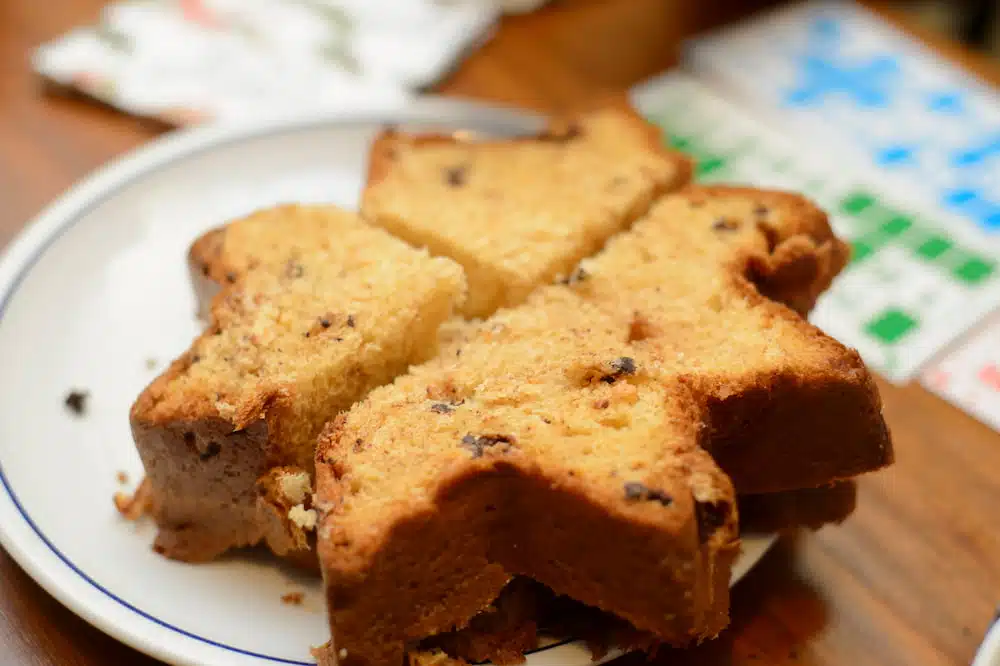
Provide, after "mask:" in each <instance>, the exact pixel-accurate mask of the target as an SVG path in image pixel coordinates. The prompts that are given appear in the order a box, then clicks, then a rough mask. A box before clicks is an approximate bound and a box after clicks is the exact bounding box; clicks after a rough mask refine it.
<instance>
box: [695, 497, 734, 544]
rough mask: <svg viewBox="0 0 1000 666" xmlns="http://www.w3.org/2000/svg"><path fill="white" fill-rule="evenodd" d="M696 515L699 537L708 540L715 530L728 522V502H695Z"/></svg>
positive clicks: (701, 539) (704, 540)
mask: <svg viewBox="0 0 1000 666" xmlns="http://www.w3.org/2000/svg"><path fill="white" fill-rule="evenodd" d="M694 510H695V516H696V517H697V519H698V539H699V540H700V541H701V543H705V542H706V541H708V540H709V539H710V538H711V536H712V535H713V534H715V530H717V529H719V528H720V527H722V526H723V525H725V524H726V518H727V517H728V516H729V503H728V502H695V503H694Z"/></svg>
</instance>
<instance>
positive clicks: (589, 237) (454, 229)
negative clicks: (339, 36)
mask: <svg viewBox="0 0 1000 666" xmlns="http://www.w3.org/2000/svg"><path fill="white" fill-rule="evenodd" d="M690 173H691V168H690V164H689V162H688V160H687V159H686V158H685V157H683V156H681V155H680V154H679V153H673V152H670V151H668V150H666V149H664V148H663V144H662V141H661V139H660V135H659V131H658V130H657V129H656V128H655V127H654V126H652V125H649V124H648V123H646V121H645V120H643V119H642V118H641V117H640V116H639V115H638V114H636V113H635V111H633V110H632V109H631V108H630V107H629V106H628V105H627V103H626V102H624V101H622V102H620V103H616V104H609V105H606V106H603V107H601V108H599V109H596V110H593V111H590V112H588V113H582V114H579V115H577V116H576V117H573V118H567V119H560V120H557V121H555V122H553V123H552V125H551V127H550V128H549V130H548V131H547V132H546V133H544V134H542V135H540V136H536V137H526V138H522V139H515V140H509V139H507V140H465V139H460V138H455V137H450V136H440V135H430V136H428V135H408V134H403V133H399V132H396V131H385V132H383V133H382V134H381V135H380V136H379V137H378V138H377V139H376V141H375V143H374V145H373V147H372V151H371V155H370V163H369V175H368V185H367V186H366V188H365V190H364V193H363V195H362V203H361V211H362V214H363V215H365V216H366V217H367V218H369V219H370V220H371V221H372V222H373V223H375V224H377V225H379V226H382V227H384V228H386V229H387V230H389V231H390V232H391V233H393V234H394V235H396V236H398V237H400V238H402V239H404V240H406V241H408V242H409V243H411V244H413V245H415V246H417V247H427V248H428V249H430V251H431V253H433V254H435V255H441V256H447V257H451V258H452V259H454V260H455V261H457V262H458V263H460V264H461V265H462V267H463V268H464V269H465V272H466V275H467V276H468V279H469V298H468V299H467V300H466V302H465V305H464V307H463V310H462V313H463V314H464V315H466V316H468V317H485V316H488V315H489V314H490V313H492V312H493V311H494V310H496V309H497V308H498V307H501V306H511V305H516V304H518V303H521V302H522V301H524V299H525V298H526V297H527V295H528V294H529V293H530V292H531V291H532V290H533V289H535V288H536V287H537V286H539V285H542V284H546V283H549V282H552V281H553V280H555V279H557V278H560V277H561V278H563V279H570V278H571V276H570V273H571V271H572V269H573V267H574V266H575V265H576V263H577V262H578V261H580V260H581V259H583V258H584V257H587V256H589V255H591V254H593V253H594V252H595V251H597V250H598V249H599V248H600V247H601V246H602V245H603V244H604V242H605V241H606V240H607V239H608V238H609V237H610V236H611V235H613V234H614V233H616V232H618V231H621V230H622V229H624V228H627V227H628V225H629V224H631V223H632V221H633V220H635V219H636V218H638V217H639V216H641V215H642V214H643V213H645V211H646V210H647V209H648V208H649V206H650V204H651V203H652V202H653V201H654V200H655V199H656V198H657V197H658V196H659V195H661V194H662V193H664V192H668V191H670V190H673V189H676V188H677V187H679V186H680V185H682V184H684V183H685V182H687V181H688V179H689V178H690Z"/></svg>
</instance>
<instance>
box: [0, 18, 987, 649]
mask: <svg viewBox="0 0 1000 666" xmlns="http://www.w3.org/2000/svg"><path fill="white" fill-rule="evenodd" d="M694 4H699V3H689V2H687V1H686V0H685V1H684V2H681V1H680V0H678V1H677V2H667V1H666V0H629V1H628V2H625V1H623V0H575V1H574V0H566V1H564V2H563V3H561V4H560V5H558V6H555V7H552V8H550V9H547V10H545V11H543V12H541V13H539V14H536V15H533V16H529V17H521V18H517V19H511V20H508V21H506V22H505V23H504V25H503V26H502V28H501V30H500V31H499V33H498V34H497V35H496V37H495V38H494V39H493V40H492V41H491V42H490V43H488V44H487V45H486V46H484V47H483V48H482V49H480V51H479V52H477V53H476V54H474V55H473V56H472V57H471V58H470V59H469V60H468V61H467V62H466V63H464V64H463V65H462V66H461V67H460V69H459V70H458V71H457V72H456V73H454V74H453V75H452V76H451V77H450V78H449V80H448V81H446V82H445V83H444V84H443V85H442V86H441V90H442V91H443V92H445V93H448V94H459V95H466V96H475V97H481V98H487V99H492V100H499V101H504V102H509V103H516V104H521V105H524V106H528V107H533V108H539V109H552V108H558V107H563V106H567V105H571V104H573V103H574V102H576V101H578V100H581V99H583V98H586V97H587V96H589V95H592V94H594V93H595V92H596V91H601V90H607V89H615V88H624V87H627V86H629V85H631V84H633V83H635V82H637V81H640V80H642V79H643V78H645V77H647V76H649V75H651V74H654V73H656V72H658V71H661V70H663V69H664V68H666V67H667V66H669V65H670V64H672V63H673V62H674V60H675V57H676V52H677V50H676V45H677V43H678V40H679V38H680V37H681V36H683V35H684V34H687V33H690V32H691V31H692V30H694V29H696V28H699V27H704V26H705V25H707V24H708V23H709V22H713V21H719V20H722V19H723V18H724V15H725V14H726V13H727V8H723V7H722V6H721V5H722V4H725V5H729V7H728V11H730V12H731V11H740V10H743V11H745V8H746V5H747V3H746V2H742V3H741V2H735V1H734V2H729V3H721V4H720V3H712V4H713V8H712V11H713V12H714V14H713V16H711V17H704V16H697V15H694V12H695V11H696V10H691V9H689V10H684V11H680V10H679V9H678V7H679V6H683V5H694ZM702 4H709V3H702ZM870 4H873V5H875V3H870ZM100 5H101V1H100V0H62V1H61V2H58V3H48V2H44V3H43V2H34V1H33V0H7V1H6V2H2V3H0V202H2V203H3V209H2V213H0V246H2V245H4V244H6V242H7V241H9V240H10V239H11V238H12V237H13V236H14V234H16V233H17V231H18V230H19V229H20V228H21V226H22V225H23V224H24V223H25V222H26V221H27V220H28V219H29V218H30V217H31V216H32V215H34V214H35V213H36V212H38V211H39V210H40V209H41V208H42V207H43V206H44V205H45V204H46V203H47V202H48V201H49V200H51V199H52V198H53V197H55V196H56V195H58V194H59V193H60V192H61V191H63V190H64V189H65V188H66V187H67V186H69V185H70V184H71V183H73V182H74V181H75V180H77V179H79V178H80V177H82V176H83V175H84V174H86V173H87V172H88V171H90V170H91V169H93V168H94V167H97V166H98V165H100V164H102V163H104V162H106V161H107V160H109V159H111V158H112V157H114V156H116V155H120V154H122V153H125V152H126V151H128V150H130V149H132V148H134V147H136V146H138V145H140V144H142V143H144V142H146V141H147V140H149V139H151V138H153V137H155V136H156V135H157V134H158V133H160V132H162V131H163V128H162V127H156V126H154V125H152V124H150V123H148V122H144V121H140V120H136V119H133V118H128V117H125V116H123V115H120V114H117V113H115V112H113V111H111V110H108V109H104V108H101V107H98V106H96V105H94V104H91V103H89V102H86V101H83V100H79V99H74V98H67V97H62V98H60V97H53V96H50V95H45V94H43V90H42V86H40V85H39V83H38V82H37V80H36V79H35V78H34V77H33V76H32V75H31V73H30V71H29V68H28V65H27V56H28V54H29V52H30V48H31V47H32V46H34V45H36V44H38V43H39V42H41V41H43V40H47V39H50V38H52V37H54V36H56V35H58V34H60V33H61V32H63V31H65V30H67V29H69V28H70V27H73V26H75V25H77V24H80V23H84V22H88V21H91V20H93V19H94V18H95V17H96V15H97V12H98V9H99V6H100ZM876 8H878V9H879V11H883V12H886V10H884V9H882V8H881V7H879V6H876ZM888 15H889V16H890V18H891V19H892V20H894V21H897V22H900V19H899V17H898V16H897V15H895V14H892V13H888ZM904 27H908V26H904ZM908 29H909V28H908ZM918 35H919V36H921V37H922V38H924V39H926V40H927V41H929V42H930V43H931V44H932V45H933V46H934V48H936V49H937V50H938V51H939V52H941V53H942V54H944V55H946V56H947V57H950V58H953V59H955V60H957V61H958V62H960V63H961V64H962V65H963V66H965V67H966V68H968V69H970V70H971V71H974V72H976V73H978V74H979V75H980V76H982V77H983V78H985V79H987V80H990V81H992V82H994V83H1000V69H998V68H996V67H994V66H993V65H992V64H990V63H989V62H988V61H986V60H985V59H983V58H980V57H977V56H974V55H972V54H970V53H967V52H965V51H964V50H963V49H961V47H958V46H956V45H954V44H950V43H947V42H946V41H943V40H940V39H934V38H932V37H929V36H928V35H926V34H923V33H918ZM880 386H881V389H882V395H883V397H884V400H885V410H886V416H887V418H888V421H889V424H890V426H891V428H892V431H893V435H894V438H895V442H896V449H897V452H898V458H899V461H898V463H897V464H896V466H895V467H893V468H892V469H891V470H889V471H887V472H885V473H880V474H878V475H876V476H873V477H871V478H868V479H864V480H863V481H862V483H861V498H860V508H859V509H858V511H857V513H856V514H855V515H854V516H853V517H852V518H851V519H850V520H849V522H848V523H847V524H845V525H843V526H842V527H839V528H828V529H826V530H824V531H822V532H820V533H819V534H808V535H802V536H800V537H799V538H797V539H794V540H790V541H785V542H783V543H782V544H781V545H780V546H779V547H777V548H776V549H775V550H774V551H773V552H772V553H771V554H770V555H768V556H767V557H766V558H765V560H764V561H763V562H762V563H761V565H760V566H759V567H758V568H757V569H755V570H754V571H753V572H752V573H751V574H750V575H749V577H748V578H747V579H746V580H745V581H744V582H742V583H741V584H740V585H739V587H738V588H737V589H736V591H735V598H734V607H733V626H732V628H731V629H730V630H728V631H727V632H726V633H725V634H724V635H723V637H722V638H720V639H719V640H718V641H715V642H713V643H711V644H707V645H705V646H702V648H700V649H696V650H692V651H687V652H683V653H680V652H678V653H673V652H672V653H670V654H669V655H668V657H669V658H664V659H662V660H661V661H662V662H663V663H664V664H666V663H668V662H669V663H670V664H700V665H709V666H716V665H721V664H782V663H795V664H824V665H827V664H829V665H833V664H836V665H838V666H839V665H842V664H881V665H885V666H889V665H899V666H915V665H917V664H920V665H922V666H936V665H945V664H949V665H950V664H963V663H968V662H969V660H970V659H971V657H972V655H973V653H974V651H975V648H976V645H977V643H978V642H979V640H980V638H981V636H982V633H983V630H984V628H985V627H986V624H987V622H988V620H989V618H990V617H991V616H992V614H993V611H994V608H995V607H996V604H997V603H998V602H1000V516H998V508H1000V501H998V498H1000V435H998V434H997V433H995V432H993V431H992V430H990V429H989V428H987V427H986V426H984V425H982V424H980V423H978V422H976V421H974V420H973V419H971V418H970V417H968V416H966V415H965V414H963V413H962V412H960V411H958V410H957V409H955V408H953V407H950V406H949V405H947V404H945V403H944V402H942V401H940V400H938V399H937V398H935V397H933V396H932V395H930V394H928V393H927V392H925V391H923V390H922V389H920V388H919V387H917V386H909V387H903V388H899V387H893V386H889V385H888V384H885V383H882V384H881V385H880ZM632 659H633V658H626V660H625V661H632ZM0 661H2V662H3V663H4V664H11V663H24V664H28V663H30V664H60V665H73V664H86V665H94V664H110V663H115V664H117V663H122V664H137V665H141V664H152V663H154V661H153V660H152V659H149V658H147V657H144V656H142V655H140V654H138V653H136V652H134V651H132V650H130V649H129V648H126V647H124V646H122V645H120V644H119V643H117V642H116V641H114V640H113V639H111V638H108V637H106V636H105V635H104V634H102V633H100V632H99V631H97V630H95V629H93V628H91V627H90V626H89V625H87V624H86V623H85V622H84V621H82V620H80V619H78V618H77V617H76V616H75V615H73V614H72V613H71V612H69V611H68V610H66V609H65V608H63V607H62V606H61V605H59V604H58V603H57V602H56V601H54V600H53V599H52V598H51V597H50V596H48V595H47V594H46V593H44V592H43V591H42V590H41V589H40V588H39V587H38V586H36V585H35V584H34V583H33V582H32V581H31V580H30V579H29V578H28V577H27V576H26V575H25V574H24V573H23V572H22V571H21V570H20V569H19V568H18V567H17V565H16V564H14V563H13V561H12V560H11V559H10V558H9V557H8V556H7V555H6V554H5V553H3V552H2V551H0ZM635 663H636V664H638V663H639V662H638V661H636V662H635Z"/></svg>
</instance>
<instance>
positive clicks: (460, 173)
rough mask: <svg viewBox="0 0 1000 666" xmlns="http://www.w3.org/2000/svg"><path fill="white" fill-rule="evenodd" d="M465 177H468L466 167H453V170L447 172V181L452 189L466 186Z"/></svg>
mask: <svg viewBox="0 0 1000 666" xmlns="http://www.w3.org/2000/svg"><path fill="white" fill-rule="evenodd" d="M465 177H466V167H465V166H457V167H452V168H451V169H448V170H447V171H446V172H445V179H446V180H447V181H448V184H449V185H451V186H452V187H461V186H462V185H464V184H465Z"/></svg>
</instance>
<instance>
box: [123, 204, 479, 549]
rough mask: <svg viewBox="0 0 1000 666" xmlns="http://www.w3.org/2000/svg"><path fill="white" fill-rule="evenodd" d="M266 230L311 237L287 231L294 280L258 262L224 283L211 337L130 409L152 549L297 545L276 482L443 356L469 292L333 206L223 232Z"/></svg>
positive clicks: (289, 210)
mask: <svg viewBox="0 0 1000 666" xmlns="http://www.w3.org/2000/svg"><path fill="white" fill-rule="evenodd" d="M269 225H280V226H281V227H283V228H285V229H286V230H292V229H298V230H299V233H296V234H291V233H288V234H287V235H286V236H285V237H286V238H287V239H288V243H289V245H291V246H292V247H293V248H294V254H295V257H296V260H295V264H294V267H295V270H286V266H285V262H280V263H277V264H275V263H273V262H272V263H268V262H265V261H261V262H260V263H259V264H258V265H257V266H249V265H248V266H246V267H245V268H246V270H243V271H241V272H240V273H238V274H237V276H236V277H235V279H234V281H233V282H232V283H231V284H224V286H223V289H222V292H221V293H220V294H219V295H217V296H216V298H215V299H214V301H213V305H212V311H211V320H210V322H209V327H208V330H206V331H205V333H204V334H202V335H201V336H199V337H198V338H197V339H196V340H195V341H194V343H193V344H192V345H191V348H190V349H189V350H188V351H187V352H185V353H184V354H183V355H182V356H181V357H180V358H179V359H178V360H176V361H175V362H174V363H173V364H172V365H171V366H170V368H169V369H168V370H167V371H166V372H164V373H163V375H161V376H160V377H159V378H157V379H156V380H155V381H154V382H153V383H152V384H150V386H149V387H147V388H146V389H145V390H144V391H143V393H142V394H141V395H140V396H139V398H138V400H137V401H136V403H135V405H134V406H133V408H132V412H131V423H132V431H133V435H134V437H135V441H136V445H137V447H138V450H139V453H140V456H141V457H142V460H143V464H144V465H145V468H146V474H147V479H148V482H149V484H150V490H151V493H152V500H153V501H152V506H153V510H152V513H153V516H154V518H155V519H156V522H157V524H158V526H159V536H158V538H157V541H156V547H157V549H158V550H160V551H161V552H163V553H164V554H166V555H168V556H170V557H174V558H178V559H183V560H205V559H209V558H212V557H215V556H216V555H219V554H220V553H222V552H223V551H225V550H227V549H228V548H232V547H237V546H245V545H251V544H254V543H257V542H259V541H260V540H261V539H263V538H265V537H267V541H268V543H269V545H270V546H271V547H272V548H273V549H274V550H275V551H276V552H279V553H284V552H287V551H294V550H299V549H300V548H301V545H302V544H301V535H300V534H298V533H297V532H296V530H295V528H296V527H298V524H297V523H296V522H295V521H294V520H291V519H290V522H289V523H286V525H287V526H288V531H287V532H286V534H284V535H283V536H282V535H281V534H280V532H281V531H280V530H276V529H274V526H275V523H274V519H275V512H276V511H279V510H282V509H283V508H284V506H285V504H286V503H285V501H284V500H281V499H280V498H279V499H276V498H275V496H274V493H273V492H272V491H273V490H274V488H275V486H274V484H269V483H268V479H267V478H264V477H266V475H267V474H268V472H269V471H270V470H273V469H275V468H279V467H282V468H284V467H288V468H294V469H297V470H299V471H300V472H303V473H305V474H306V475H310V474H311V473H312V469H313V454H314V447H315V441H316V435H317V434H318V432H319V431H320V429H321V428H322V426H323V424H324V423H325V422H326V421H327V420H328V419H329V418H330V417H331V416H332V415H334V414H336V413H337V412H338V411H340V410H342V409H346V408H348V407H349V406H350V405H351V404H352V403H353V402H355V401H356V400H358V399H359V398H360V397H362V396H363V395H364V394H365V393H366V392H367V391H368V390H370V389H371V388H373V387H375V386H378V385H380V384H383V383H385V382H387V381H390V380H391V379H392V378H393V377H395V376H396V375H398V374H399V373H401V372H403V371H405V369H406V367H407V366H408V365H410V364H411V363H413V362H415V361H418V360H421V359H423V358H426V357H427V356H428V355H430V354H433V352H434V349H435V348H436V335H437V329H438V326H439V325H440V324H441V323H442V322H443V321H445V320H446V319H447V318H448V317H449V316H450V315H451V314H452V312H453V309H454V307H455V306H456V304H457V303H459V302H460V301H461V298H462V296H463V294H464V290H465V282H464V279H463V275H462V271H461V268H460V267H459V266H458V265H457V264H455V263H454V262H452V261H450V260H447V259H439V258H431V257H429V256H428V255H427V254H426V253H425V252H422V251H419V250H414V249H413V248H411V247H409V246H408V245H406V244H405V243H403V242H402V241H400V240H397V239H395V238H393V237H391V236H390V235H389V234H387V233H386V232H385V231H383V230H381V229H378V228H375V227H371V226H369V225H368V224H366V223H364V222H363V221H362V220H360V219H359V218H358V217H357V216H356V215H354V214H351V213H347V212H343V211H341V210H339V209H336V208H334V207H326V206H317V207H298V206H283V207H279V208H277V209H274V210H272V211H268V212H266V213H259V214H256V215H253V216H250V217H249V218H246V219H244V220H240V221H236V222H233V223H232V224H230V225H229V226H227V227H226V228H225V230H224V231H223V232H220V234H219V236H220V237H221V238H225V239H230V238H239V237H241V236H243V235H244V234H247V235H249V234H250V232H251V231H256V230H258V229H260V228H263V227H267V226H269ZM303 234H308V236H309V237H310V238H312V239H315V241H316V242H313V241H312V240H310V242H309V243H308V244H302V243H301V242H300V240H301V238H302V237H303ZM272 240H273V244H274V247H273V248H272V250H273V252H275V253H277V254H278V255H279V256H283V254H282V253H285V254H287V253H288V252H290V251H288V250H286V249H282V247H281V246H280V243H279V242H278V240H279V239H272ZM300 269H301V270H300ZM227 282H228V281H227ZM285 471H286V472H289V473H292V471H293V470H285ZM258 481H260V482H261V483H260V484H258ZM291 499H294V498H291ZM299 504H304V503H302V502H292V503H291V504H289V508H294V507H295V506H297V505H299ZM307 508H308V507H306V506H303V510H306V509H307ZM300 518H302V516H300ZM303 520H306V521H308V519H307V518H303Z"/></svg>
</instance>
